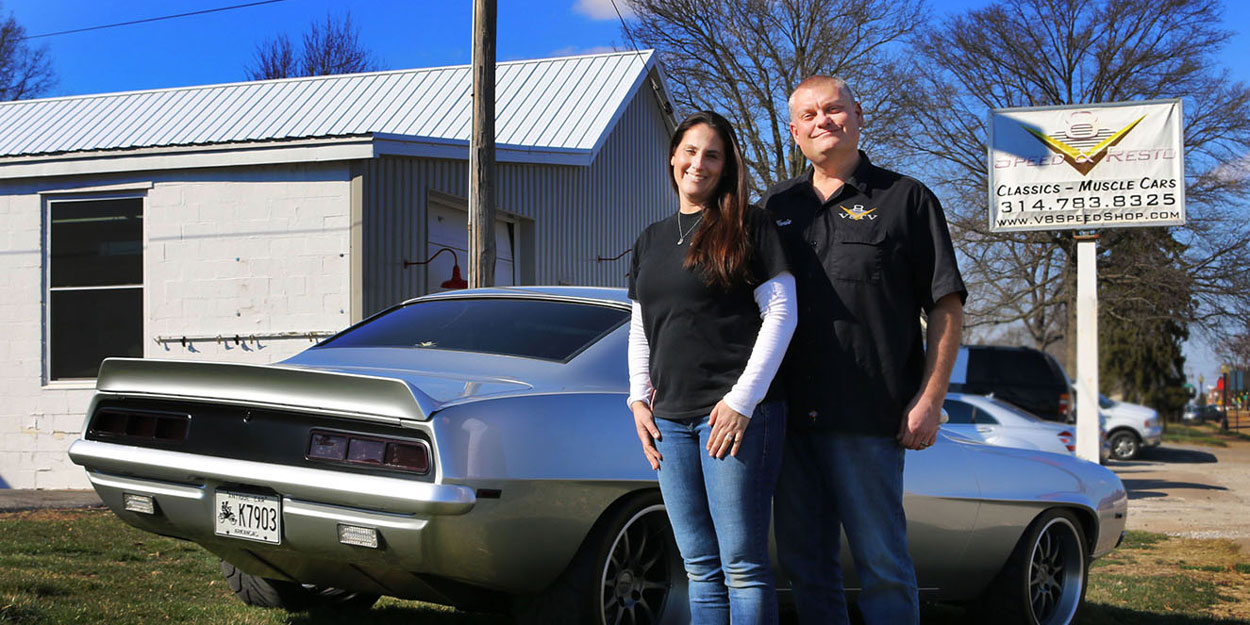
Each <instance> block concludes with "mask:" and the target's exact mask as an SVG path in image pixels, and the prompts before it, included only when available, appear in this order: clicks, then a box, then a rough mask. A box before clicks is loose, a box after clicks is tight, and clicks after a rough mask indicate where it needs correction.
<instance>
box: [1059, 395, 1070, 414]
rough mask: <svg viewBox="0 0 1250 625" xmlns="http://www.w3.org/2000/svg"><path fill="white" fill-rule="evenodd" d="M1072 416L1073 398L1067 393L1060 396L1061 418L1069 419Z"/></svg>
mask: <svg viewBox="0 0 1250 625" xmlns="http://www.w3.org/2000/svg"><path fill="white" fill-rule="evenodd" d="M1071 414H1072V396H1071V395H1068V394H1067V393H1060V394H1059V416H1061V417H1067V416H1070V415H1071Z"/></svg>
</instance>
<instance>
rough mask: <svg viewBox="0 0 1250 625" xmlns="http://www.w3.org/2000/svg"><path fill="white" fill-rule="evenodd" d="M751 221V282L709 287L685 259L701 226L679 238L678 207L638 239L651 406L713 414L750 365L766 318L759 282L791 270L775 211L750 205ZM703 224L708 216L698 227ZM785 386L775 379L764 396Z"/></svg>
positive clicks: (684, 415) (662, 411) (636, 293)
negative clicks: (757, 298)
mask: <svg viewBox="0 0 1250 625" xmlns="http://www.w3.org/2000/svg"><path fill="white" fill-rule="evenodd" d="M695 219H698V216H697V215H682V217H681V220H682V221H683V222H685V223H683V224H682V225H683V226H685V228H686V229H689V228H691V223H690V222H691V221H693V220H695ZM746 225H747V237H748V239H749V241H750V253H749V256H748V257H747V266H748V268H749V274H750V276H751V278H750V283H743V284H735V285H733V286H732V287H731V288H729V289H724V288H720V287H713V286H709V285H708V284H707V283H705V282H704V280H703V279H702V278H701V277H700V276H699V274H698V271H697V270H691V269H686V268H685V267H683V266H682V263H683V262H684V261H685V258H686V251H687V250H688V249H689V247H690V239H691V238H692V237H693V234H694V233H690V234H687V235H686V237H685V240H684V241H683V242H682V243H680V244H678V240H679V239H681V233H679V232H678V228H677V226H678V218H677V213H674V214H673V215H672V216H671V217H669V218H667V219H664V220H661V221H657V222H655V223H653V224H651V225H650V226H648V227H647V229H646V230H643V232H642V234H641V235H639V236H638V242H637V243H635V244H634V252H633V258H632V263H631V268H630V272H629V298H630V299H632V300H634V301H636V302H638V303H639V304H640V305H641V306H642V321H643V327H644V329H645V330H646V335H647V343H648V346H649V347H650V350H651V370H650V374H651V385H652V387H654V388H655V397H654V399H653V400H652V402H651V410H652V413H653V414H654V415H655V416H657V417H660V418H664V419H691V418H695V417H703V416H707V415H708V414H710V413H711V412H712V408H713V407H715V406H716V402H718V401H720V400H721V399H722V398H723V397H724V396H725V394H726V393H728V392H729V389H731V388H733V385H734V384H735V383H736V382H737V381H738V378H739V376H741V375H742V371H743V369H745V368H746V364H747V359H748V358H750V356H751V349H752V348H753V347H754V346H755V339H756V337H757V336H758V335H759V331H760V323H761V320H760V309H759V305H758V304H757V303H756V302H755V287H757V286H759V285H760V284H763V283H764V282H767V281H768V280H770V279H772V278H774V277H776V276H777V275H778V274H780V273H781V272H783V271H786V270H787V266H786V258H785V253H784V251H783V250H782V247H781V238H780V236H779V235H778V234H777V228H776V226H775V225H774V224H773V222H772V220H771V219H770V217H769V215H768V213H766V212H764V211H763V210H760V209H758V208H755V207H753V206H752V207H749V208H748V209H747V214H746ZM702 227H703V223H702V222H700V223H699V225H698V226H696V228H702ZM683 232H684V230H683ZM779 389H780V386H779V385H778V384H776V383H774V384H773V385H772V386H771V387H770V388H769V391H768V395H767V396H766V397H765V399H766V400H773V399H777V398H778V397H779ZM747 416H751V415H747Z"/></svg>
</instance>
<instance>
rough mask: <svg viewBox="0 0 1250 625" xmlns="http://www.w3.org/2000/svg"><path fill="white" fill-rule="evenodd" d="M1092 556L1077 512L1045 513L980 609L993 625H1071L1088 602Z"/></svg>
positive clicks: (1011, 559) (1010, 558) (1012, 553)
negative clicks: (1022, 624)
mask: <svg viewBox="0 0 1250 625" xmlns="http://www.w3.org/2000/svg"><path fill="white" fill-rule="evenodd" d="M1088 577H1089V557H1088V555H1087V549H1086V544H1085V532H1084V531H1083V530H1082V529H1081V524H1080V522H1079V521H1077V519H1076V517H1075V516H1073V515H1072V513H1071V512H1068V511H1066V510H1059V509H1051V510H1047V511H1046V512H1044V513H1042V514H1041V515H1040V516H1038V517H1037V518H1036V519H1034V521H1033V523H1031V524H1030V525H1029V528H1028V529H1027V530H1026V531H1025V532H1024V536H1022V537H1021V538H1020V542H1019V543H1017V544H1016V548H1015V549H1014V550H1013V551H1012V552H1011V556H1010V557H1009V558H1008V560H1007V564H1006V565H1004V566H1003V570H1002V571H1001V572H999V574H998V577H997V578H996V579H995V580H994V583H993V584H992V585H991V586H990V587H989V588H988V589H986V591H985V593H984V595H982V597H983V600H981V601H978V602H977V605H976V608H977V611H978V612H980V613H981V616H982V620H983V621H985V622H993V623H1028V624H1029V625H1068V624H1071V623H1075V622H1076V618H1077V612H1078V610H1080V608H1081V604H1082V603H1084V601H1085V585H1086V581H1087V579H1088Z"/></svg>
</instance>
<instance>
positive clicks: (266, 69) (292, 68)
mask: <svg viewBox="0 0 1250 625" xmlns="http://www.w3.org/2000/svg"><path fill="white" fill-rule="evenodd" d="M253 56H254V62H255V65H253V66H252V67H251V68H248V70H247V77H248V80H268V79H270V78H293V77H295V76H301V75H303V74H301V73H300V72H299V65H298V64H297V63H296V62H295V52H294V50H293V49H292V48H291V38H290V37H288V36H286V34H285V33H284V34H281V35H278V36H277V37H274V38H273V39H268V40H266V41H264V42H262V43H260V44H258V45H257V46H256V52H255V53H254V55H253Z"/></svg>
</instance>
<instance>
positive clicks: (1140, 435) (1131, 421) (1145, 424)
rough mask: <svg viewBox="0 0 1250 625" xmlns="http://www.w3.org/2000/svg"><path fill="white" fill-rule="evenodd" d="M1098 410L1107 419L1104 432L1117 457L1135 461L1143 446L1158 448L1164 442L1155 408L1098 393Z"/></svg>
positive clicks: (1113, 455) (1112, 452) (1161, 427)
mask: <svg viewBox="0 0 1250 625" xmlns="http://www.w3.org/2000/svg"><path fill="white" fill-rule="evenodd" d="M1098 412H1099V413H1101V414H1102V416H1103V417H1104V418H1105V419H1106V422H1105V424H1104V425H1103V431H1104V432H1106V433H1107V443H1108V444H1109V445H1110V446H1111V457H1112V458H1115V459H1116V460H1132V459H1133V458H1136V457H1137V454H1138V453H1139V452H1141V449H1142V448H1143V447H1158V446H1159V443H1161V442H1163V424H1162V423H1161V422H1160V421H1159V412H1158V411H1156V410H1155V409H1153V408H1148V407H1146V406H1142V405H1140V404H1130V403H1128V402H1124V401H1115V400H1114V399H1109V398H1107V396H1106V395H1099V396H1098Z"/></svg>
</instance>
